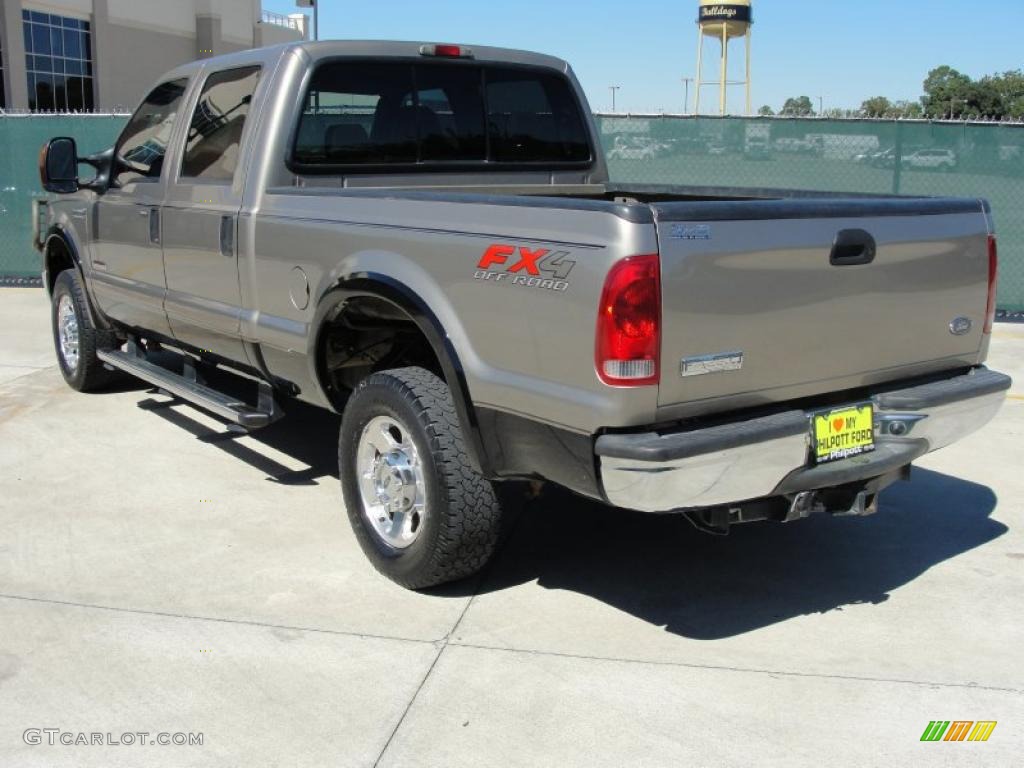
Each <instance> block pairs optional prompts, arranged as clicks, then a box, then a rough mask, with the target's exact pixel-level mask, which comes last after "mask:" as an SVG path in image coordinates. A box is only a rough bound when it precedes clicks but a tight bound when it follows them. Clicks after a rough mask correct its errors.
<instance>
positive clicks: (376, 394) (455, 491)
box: [338, 368, 501, 589]
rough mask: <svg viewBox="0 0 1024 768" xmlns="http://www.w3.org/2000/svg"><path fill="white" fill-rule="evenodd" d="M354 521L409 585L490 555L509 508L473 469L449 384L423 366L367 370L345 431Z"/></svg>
mask: <svg viewBox="0 0 1024 768" xmlns="http://www.w3.org/2000/svg"><path fill="white" fill-rule="evenodd" d="M338 463H339V469H340V476H341V488H342V493H343V495H344V498H345V507H346V510H347V512H348V517H349V522H350V523H351V524H352V528H353V530H354V531H355V534H356V538H357V539H358V540H359V544H360V546H361V547H362V550H363V552H364V553H365V554H366V556H367V557H368V558H369V560H370V562H371V563H373V565H374V567H375V568H376V569H377V570H378V571H380V572H381V573H382V574H384V575H385V576H387V577H388V578H389V579H391V580H392V581H394V582H396V583H398V584H400V585H402V586H404V587H407V588H409V589H424V588H427V587H433V586H437V585H438V584H443V583H446V582H450V581H456V580H458V579H463V578H466V577H467V576H470V575H472V574H474V573H476V572H477V571H479V570H480V569H481V568H483V567H484V565H485V564H486V563H487V562H488V561H489V560H490V558H491V556H492V555H493V554H494V550H495V548H496V546H497V542H498V534H499V528H500V521H501V509H500V506H499V504H498V500H497V498H496V496H495V493H494V488H493V486H492V485H491V483H490V482H488V480H487V479H486V478H484V477H483V476H482V475H481V474H480V473H479V472H477V471H476V470H475V469H473V467H472V464H471V462H470V460H469V456H468V454H467V451H466V446H465V441H464V439H463V435H462V429H461V427H460V425H459V421H458V417H457V416H456V413H455V404H454V402H453V401H452V396H451V392H450V390H449V389H448V386H447V385H446V384H445V382H444V381H442V380H441V379H440V378H438V377H437V376H435V375H434V374H433V373H431V372H430V371H428V370H426V369H424V368H400V369H395V370H390V371H383V372H380V373H375V374H373V375H371V376H369V377H368V378H366V379H365V380H364V381H363V382H362V383H361V384H360V385H359V388H358V389H357V390H356V391H355V392H354V393H353V395H352V397H351V398H349V401H348V403H347V405H346V407H345V415H344V417H343V419H342V424H341V432H340V435H339V439H338Z"/></svg>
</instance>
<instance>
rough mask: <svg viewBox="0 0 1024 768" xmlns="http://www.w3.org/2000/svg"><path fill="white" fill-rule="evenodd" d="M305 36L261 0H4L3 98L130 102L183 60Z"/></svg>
mask: <svg viewBox="0 0 1024 768" xmlns="http://www.w3.org/2000/svg"><path fill="white" fill-rule="evenodd" d="M303 37H305V24H304V17H302V16H298V17H295V16H293V17H284V16H279V15H276V14H269V13H263V12H262V9H261V3H260V0H0V107H3V108H5V109H31V110H41V111H52V110H56V111H65V110H93V109H95V110H104V111H109V110H115V109H129V108H131V107H134V106H135V104H136V102H137V101H138V100H139V99H140V98H142V96H143V95H144V92H145V90H146V88H147V87H148V86H149V85H151V84H152V83H153V81H155V80H156V79H157V78H159V77H160V75H162V74H163V73H164V72H166V71H167V70H169V69H172V68H174V67H176V66H177V65H179V64H183V63H185V62H187V61H192V60H194V59H200V58H209V57H210V56H215V55H217V54H221V53H230V52H232V51H240V50H243V49H246V48H253V47H259V46H262V45H273V44H275V43H283V42H289V41H292V40H299V39H302V38H303Z"/></svg>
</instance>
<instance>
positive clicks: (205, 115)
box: [163, 65, 261, 363]
mask: <svg viewBox="0 0 1024 768" xmlns="http://www.w3.org/2000/svg"><path fill="white" fill-rule="evenodd" d="M260 83H261V68H260V66H259V65H252V66H242V67H234V68H231V69H224V70H219V71H215V72H212V73H209V74H208V75H206V79H205V81H204V82H203V84H202V87H201V89H200V90H199V95H198V98H197V99H196V103H195V106H194V107H193V110H192V116H191V119H190V121H189V123H188V133H187V136H185V137H184V147H183V150H182V153H181V162H180V164H179V168H178V169H177V174H176V183H175V184H174V185H172V186H171V188H170V189H169V190H168V194H167V197H166V202H165V205H164V209H163V257H164V269H165V270H166V273H167V300H166V308H167V316H168V318H169V320H170V325H171V331H172V332H173V334H174V336H175V338H177V339H179V340H180V341H182V342H185V343H187V344H190V345H192V346H195V347H198V348H199V349H203V350H208V351H210V352H212V353H214V354H216V355H219V356H221V357H225V358H228V359H229V360H235V361H238V362H242V363H245V362H247V357H246V354H245V350H244V347H243V344H242V341H241V339H240V318H241V311H242V310H241V303H242V302H241V291H240V289H239V281H238V249H237V231H238V212H239V210H240V208H241V205H242V195H243V184H244V169H243V168H242V163H241V159H242V157H243V152H242V147H243V145H244V144H245V141H246V139H247V138H248V136H249V135H250V134H251V133H252V130H253V126H252V122H253V121H252V120H250V119H249V118H250V116H254V115H255V103H256V98H257V91H258V90H259V86H260Z"/></svg>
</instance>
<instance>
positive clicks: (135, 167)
mask: <svg viewBox="0 0 1024 768" xmlns="http://www.w3.org/2000/svg"><path fill="white" fill-rule="evenodd" d="M187 87H188V80H187V79H181V80H171V81H170V82H167V83H163V84H162V85H158V86H157V87H156V88H155V89H154V90H153V92H152V93H150V94H149V95H148V96H147V97H146V99H145V100H144V101H143V102H142V105H141V106H140V107H139V108H138V109H137V110H136V111H135V114H134V115H132V119H131V120H129V121H128V125H127V126H125V129H124V130H123V131H122V132H121V136H120V138H118V140H117V144H116V145H115V155H116V157H117V168H116V169H115V177H114V179H113V181H114V183H116V184H118V185H124V184H127V183H128V182H131V181H144V180H152V181H155V180H157V179H159V178H160V173H161V171H162V170H163V167H164V156H165V155H166V154H167V142H168V141H170V138H171V129H172V128H173V127H174V118H175V117H177V115H178V110H179V109H180V108H181V100H182V98H183V97H184V96H185V89H186V88H187Z"/></svg>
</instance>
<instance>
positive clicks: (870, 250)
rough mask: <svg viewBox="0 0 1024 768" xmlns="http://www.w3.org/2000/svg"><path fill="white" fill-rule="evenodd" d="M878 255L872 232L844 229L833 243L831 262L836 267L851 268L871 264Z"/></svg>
mask: <svg viewBox="0 0 1024 768" xmlns="http://www.w3.org/2000/svg"><path fill="white" fill-rule="evenodd" d="M876 253H878V245H877V244H876V243H875V238H874V237H872V235H871V233H870V232H865V231H864V230H863V229H843V230H840V231H839V232H838V233H837V234H836V239H835V240H834V241H833V243H832V255H831V256H830V257H829V262H830V263H831V264H832V266H834V267H849V266H853V265H855V264H870V263H871V262H872V261H874V260H875V254H876Z"/></svg>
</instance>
